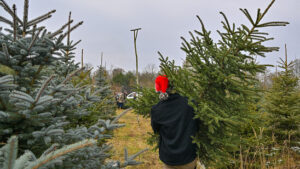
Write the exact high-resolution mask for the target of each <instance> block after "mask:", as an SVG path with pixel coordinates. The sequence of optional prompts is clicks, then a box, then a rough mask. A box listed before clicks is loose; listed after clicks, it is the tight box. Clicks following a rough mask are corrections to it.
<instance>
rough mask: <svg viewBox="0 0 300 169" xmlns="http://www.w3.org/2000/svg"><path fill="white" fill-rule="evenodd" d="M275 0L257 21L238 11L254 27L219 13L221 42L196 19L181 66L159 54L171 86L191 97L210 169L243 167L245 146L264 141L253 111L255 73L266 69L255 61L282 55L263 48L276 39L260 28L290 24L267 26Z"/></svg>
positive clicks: (259, 13)
mask: <svg viewBox="0 0 300 169" xmlns="http://www.w3.org/2000/svg"><path fill="white" fill-rule="evenodd" d="M274 2H275V0H272V2H271V3H270V4H269V6H268V7H267V8H266V9H265V10H264V11H261V10H260V9H258V10H257V15H256V18H255V19H254V18H253V17H251V15H250V13H249V12H248V10H247V9H240V10H241V11H242V13H243V14H244V15H245V16H246V17H247V19H248V20H249V22H250V26H247V25H244V24H242V25H240V26H239V27H238V26H236V25H235V24H230V23H229V21H228V19H227V17H226V16H225V14H224V13H222V12H221V15H222V16H223V17H224V21H222V25H223V31H219V30H218V31H217V32H218V34H219V35H220V40H218V42H214V40H213V39H212V38H211V36H210V35H211V32H210V31H208V30H207V29H206V28H205V26H204V23H203V22H202V20H201V19H200V17H198V16H197V18H198V19H199V21H200V23H201V30H200V31H198V30H195V31H194V33H192V32H190V36H191V39H190V40H186V39H185V38H182V40H183V43H182V48H181V49H182V50H183V51H184V52H185V53H186V60H185V65H184V66H183V67H180V66H176V65H175V63H174V61H170V60H169V59H168V57H163V56H162V55H161V54H160V53H159V55H161V58H160V60H161V66H160V67H161V69H162V72H163V73H164V74H166V75H167V77H168V78H169V80H170V81H171V82H172V83H173V85H174V90H176V91H177V92H178V93H180V94H181V95H183V96H187V97H188V98H189V101H190V102H189V104H190V105H191V106H192V107H193V108H194V110H195V113H196V115H195V118H198V119H199V120H200V121H201V123H200V124H199V126H200V131H199V132H198V134H197V136H196V137H195V138H194V142H195V143H196V144H197V145H198V156H199V159H200V160H201V162H203V163H204V164H205V165H206V166H208V167H215V168H226V167H231V168H239V167H243V164H242V162H241V161H243V160H241V159H240V156H239V154H242V151H243V150H241V148H244V147H245V148H247V151H249V149H248V148H249V147H253V146H254V145H255V144H256V145H260V143H261V142H262V141H263V139H260V140H259V139H258V138H257V137H258V134H256V133H257V129H258V127H259V126H257V125H258V123H257V121H258V120H259V119H258V118H259V117H261V116H257V115H258V112H257V111H256V110H255V109H256V104H257V102H258V100H259V99H258V98H259V97H260V95H259V94H260V93H261V92H260V91H259V88H258V80H257V78H256V75H257V74H258V73H261V72H264V70H265V69H266V67H267V66H268V65H261V64H258V63H257V62H256V59H255V58H256V57H257V56H261V57H265V54H266V53H269V52H273V51H278V48H277V47H267V46H265V45H264V43H265V42H267V41H270V40H272V39H273V38H269V37H268V33H266V32H262V31H261V28H266V27H275V26H286V25H287V24H288V23H287V22H280V21H271V22H263V18H264V17H265V15H266V14H267V13H268V11H269V9H270V7H271V6H272V4H273V3H274ZM146 96H149V95H145V96H144V95H143V97H145V98H143V97H142V98H140V99H145V100H148V103H149V102H150V101H149V100H150V98H151V97H149V98H146ZM137 103H138V104H140V105H135V107H134V108H137V109H138V110H136V112H138V113H141V112H143V114H145V113H150V107H148V108H141V107H143V106H141V105H145V104H141V103H140V102H139V100H137ZM145 106H147V105H145ZM148 106H150V104H149V105H148ZM253 110H255V111H253ZM252 125H253V126H254V128H253V126H252ZM249 132H251V134H250V133H249ZM254 133H255V134H256V136H257V137H255V135H254ZM251 141H252V143H251ZM254 157H255V154H254ZM256 157H257V156H256ZM261 165H264V164H263V163H261Z"/></svg>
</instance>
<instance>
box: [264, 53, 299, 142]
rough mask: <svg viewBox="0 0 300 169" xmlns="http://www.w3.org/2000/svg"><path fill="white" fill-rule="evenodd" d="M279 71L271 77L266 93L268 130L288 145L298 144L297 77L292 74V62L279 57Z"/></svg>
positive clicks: (277, 139)
mask: <svg viewBox="0 0 300 169" xmlns="http://www.w3.org/2000/svg"><path fill="white" fill-rule="evenodd" d="M279 67H280V68H283V69H284V71H281V72H279V73H278V74H277V76H275V77H273V79H272V81H273V85H272V87H271V89H270V90H269V91H268V92H267V94H266V105H265V108H266V111H267V112H268V114H269V122H270V125H269V126H270V128H269V129H270V131H271V132H272V135H273V136H274V137H275V138H274V139H275V140H276V141H277V142H278V143H280V144H281V145H282V144H283V142H284V141H287V142H289V144H290V145H289V146H292V145H294V146H300V145H299V144H300V143H299V141H300V128H299V127H300V105H299V103H300V95H299V89H298V81H299V78H298V77H297V76H296V75H295V74H294V72H293V67H294V62H290V63H288V62H287V60H285V61H284V60H282V59H280V65H279Z"/></svg>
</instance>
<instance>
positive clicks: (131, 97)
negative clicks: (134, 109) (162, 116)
mask: <svg viewBox="0 0 300 169" xmlns="http://www.w3.org/2000/svg"><path fill="white" fill-rule="evenodd" d="M141 95H142V94H141V93H137V92H132V93H129V94H128V95H127V97H126V98H127V99H134V98H137V97H139V96H141Z"/></svg>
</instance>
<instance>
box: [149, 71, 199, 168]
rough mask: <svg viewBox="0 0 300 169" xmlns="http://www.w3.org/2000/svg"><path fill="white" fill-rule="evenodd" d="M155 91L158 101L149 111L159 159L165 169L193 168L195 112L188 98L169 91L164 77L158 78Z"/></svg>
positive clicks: (170, 89)
mask: <svg viewBox="0 0 300 169" xmlns="http://www.w3.org/2000/svg"><path fill="white" fill-rule="evenodd" d="M155 89H156V91H157V92H159V93H160V95H159V99H160V101H159V102H158V103H157V104H156V105H154V106H153V107H152V109H151V126H152V129H153V131H154V133H158V134H159V136H160V138H159V158H160V160H161V161H162V162H163V163H164V169H195V168H196V163H197V160H196V157H197V155H196V148H197V146H196V144H194V143H192V137H193V136H195V135H196V132H197V130H198V124H197V123H198V122H197V121H196V120H195V119H194V110H193V108H192V107H191V106H189V105H188V99H187V98H185V97H183V96H181V95H179V94H178V93H175V92H172V85H170V83H169V80H168V78H167V77H166V76H161V75H160V76H158V77H157V78H156V80H155Z"/></svg>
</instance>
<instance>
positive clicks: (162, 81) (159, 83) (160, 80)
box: [155, 75, 169, 93]
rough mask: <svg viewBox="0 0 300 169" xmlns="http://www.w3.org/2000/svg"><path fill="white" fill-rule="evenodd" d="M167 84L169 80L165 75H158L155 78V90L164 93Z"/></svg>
mask: <svg viewBox="0 0 300 169" xmlns="http://www.w3.org/2000/svg"><path fill="white" fill-rule="evenodd" d="M168 85H169V80H168V78H167V76H166V75H162V76H161V75H159V76H157V78H156V79H155V89H156V91H157V92H162V93H166V91H167V88H168Z"/></svg>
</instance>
